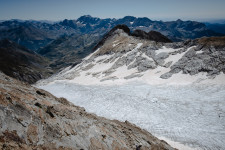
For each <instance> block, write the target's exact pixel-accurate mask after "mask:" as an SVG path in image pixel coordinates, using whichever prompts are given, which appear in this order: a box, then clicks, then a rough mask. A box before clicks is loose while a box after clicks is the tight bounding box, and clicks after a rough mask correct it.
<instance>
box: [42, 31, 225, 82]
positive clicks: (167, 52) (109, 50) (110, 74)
mask: <svg viewBox="0 0 225 150" xmlns="http://www.w3.org/2000/svg"><path fill="white" fill-rule="evenodd" d="M146 34H147V33H146ZM95 49H96V51H95V52H94V53H92V54H91V55H89V56H88V57H86V58H85V59H83V61H82V63H80V64H79V65H77V66H75V67H73V66H71V67H68V68H66V69H65V70H63V71H62V72H60V73H59V74H57V75H55V76H53V77H51V78H49V79H48V80H45V81H43V82H40V83H44V84H46V82H47V83H48V82H52V81H55V80H67V81H72V82H75V83H81V84H91V83H93V84H96V83H111V82H112V81H113V83H123V82H129V81H134V80H135V81H136V80H140V81H144V82H148V83H152V84H153V83H154V84H155V83H157V84H158V83H160V84H161V83H173V82H174V83H176V84H177V83H186V82H187V83H199V82H201V83H204V82H211V81H219V82H220V83H221V82H223V79H224V77H225V75H224V73H225V65H224V64H225V38H224V37H211V38H201V39H196V40H189V41H185V42H177V43H163V42H156V41H152V40H149V39H145V38H144V39H143V38H142V35H141V36H137V35H132V34H130V32H129V28H127V27H123V28H118V27H115V28H114V29H112V30H111V31H110V32H109V34H106V36H105V37H104V38H103V40H102V41H100V42H99V44H98V45H97V46H96V47H95Z"/></svg>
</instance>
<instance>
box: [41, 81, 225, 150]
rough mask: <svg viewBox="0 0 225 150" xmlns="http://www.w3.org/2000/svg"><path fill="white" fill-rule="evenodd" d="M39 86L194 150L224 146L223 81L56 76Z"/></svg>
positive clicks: (224, 106) (82, 105)
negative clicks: (100, 80) (90, 80)
mask: <svg viewBox="0 0 225 150" xmlns="http://www.w3.org/2000/svg"><path fill="white" fill-rule="evenodd" d="M39 88H42V89H45V90H47V91H49V92H51V93H52V94H54V95H55V96H57V97H65V98H67V99H68V100H69V101H71V102H73V103H74V104H75V105H78V106H81V107H84V108H85V109H86V111H88V112H92V113H95V114H97V115H99V116H103V117H106V118H109V119H118V120H121V121H125V120H128V121H129V122H131V123H134V124H136V125H138V126H139V127H141V128H143V129H146V130H147V131H149V132H150V133H152V134H153V135H155V136H157V137H165V138H166V139H169V140H171V141H175V142H179V143H182V144H184V145H187V146H189V147H192V148H196V149H212V150H219V149H225V140H224V139H225V86H224V85H211V84H199V85H193V84H192V85H149V84H144V83H128V84H123V85H110V86H103V85H98V86H97V85H78V84H74V83H69V82H65V81H56V82H54V83H50V84H47V85H44V86H39Z"/></svg>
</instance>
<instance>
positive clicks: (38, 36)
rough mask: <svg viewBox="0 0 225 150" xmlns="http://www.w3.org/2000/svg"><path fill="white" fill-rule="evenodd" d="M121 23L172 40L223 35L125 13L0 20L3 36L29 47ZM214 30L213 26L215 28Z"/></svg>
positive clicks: (179, 22)
mask: <svg viewBox="0 0 225 150" xmlns="http://www.w3.org/2000/svg"><path fill="white" fill-rule="evenodd" d="M118 24H125V25H127V26H128V27H129V28H130V29H131V31H134V30H135V29H141V30H144V31H146V32H149V31H151V30H154V31H158V32H160V33H162V34H163V35H165V36H167V37H168V38H169V39H171V40H172V41H182V40H186V39H194V38H200V37H203V36H207V37H208V36H221V35H222V33H224V32H223V31H222V32H220V31H218V30H216V31H217V32H215V31H213V30H211V29H209V28H208V27H207V26H206V25H205V24H203V23H200V22H195V21H182V20H176V21H168V22H163V21H153V20H150V19H149V18H146V17H143V18H136V17H133V16H126V17H124V18H121V19H110V18H108V19H100V18H96V17H91V16H89V15H85V16H81V17H80V18H78V19H76V20H68V19H65V20H63V21H61V22H57V23H48V22H46V21H44V22H43V21H34V20H29V21H21V20H9V21H4V22H1V23H0V39H4V38H7V39H10V40H12V41H14V42H17V43H18V44H21V45H23V46H25V47H27V48H29V49H32V50H35V51H36V50H38V49H40V48H43V47H45V46H46V45H47V44H49V43H50V42H52V41H53V40H56V39H57V38H60V37H61V36H65V35H68V36H70V35H71V34H76V35H82V34H96V35H98V36H102V35H104V34H105V33H106V32H108V31H109V30H110V29H112V28H113V27H114V26H116V25H118ZM212 29H213V28H212Z"/></svg>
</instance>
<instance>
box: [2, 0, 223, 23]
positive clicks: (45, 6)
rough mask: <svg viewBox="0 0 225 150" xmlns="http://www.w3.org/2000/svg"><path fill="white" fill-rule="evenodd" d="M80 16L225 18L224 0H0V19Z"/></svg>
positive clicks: (59, 18)
mask: <svg viewBox="0 0 225 150" xmlns="http://www.w3.org/2000/svg"><path fill="white" fill-rule="evenodd" d="M81 15H91V16H94V17H100V18H121V17H124V16H126V15H132V16H136V17H148V18H150V19H153V20H176V19H183V20H201V21H202V20H211V19H225V0H0V20H7V19H26V20H27V19H34V20H54V21H56V20H63V19H77V18H78V17H80V16H81Z"/></svg>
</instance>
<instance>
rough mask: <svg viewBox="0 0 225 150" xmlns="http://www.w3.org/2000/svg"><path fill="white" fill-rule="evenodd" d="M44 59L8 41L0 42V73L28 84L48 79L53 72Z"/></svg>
mask: <svg viewBox="0 0 225 150" xmlns="http://www.w3.org/2000/svg"><path fill="white" fill-rule="evenodd" d="M48 63H49V62H48V61H47V59H46V58H44V57H42V56H40V55H38V54H36V53H35V52H33V51H31V50H28V49H27V48H25V47H23V46H20V45H18V44H16V43H15V42H12V41H9V40H6V39H5V40H1V41H0V71H2V72H4V73H5V74H6V75H8V76H11V77H14V78H16V79H18V80H21V81H25V82H28V83H34V82H36V81H38V80H40V79H42V78H45V77H48V76H49V75H51V74H52V73H53V71H52V70H51V69H50V68H48Z"/></svg>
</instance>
